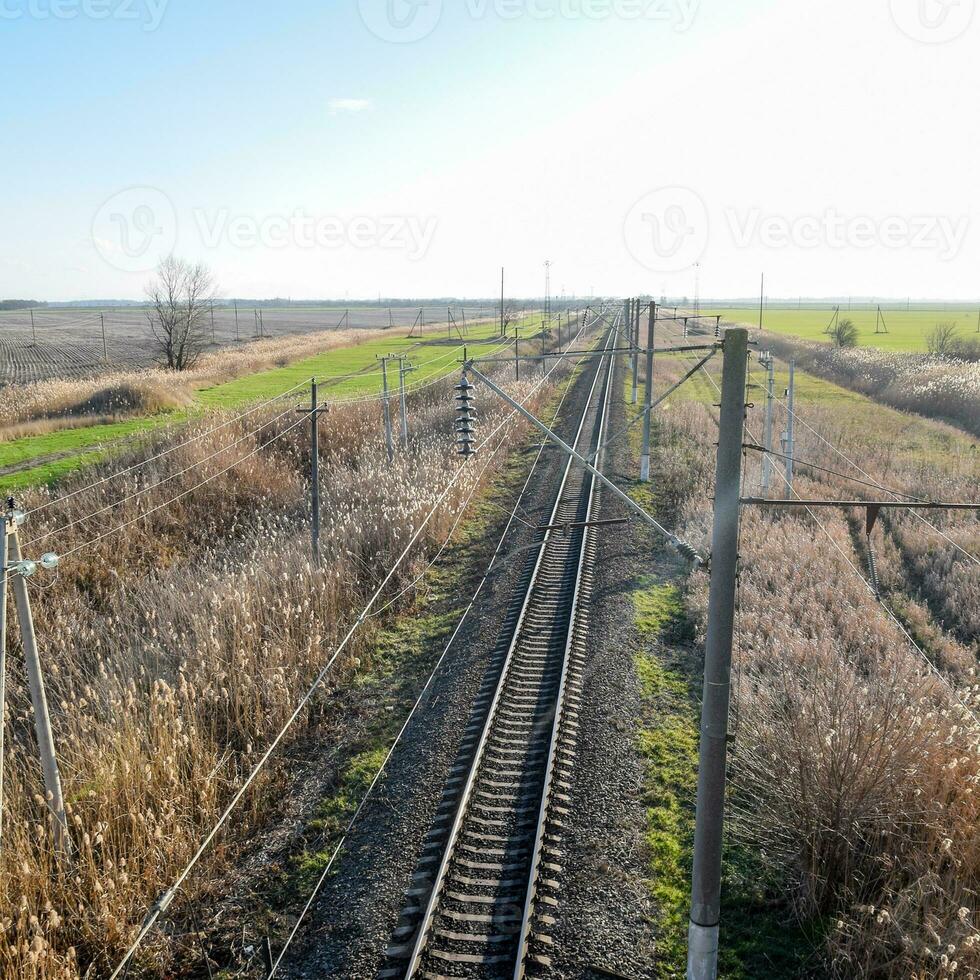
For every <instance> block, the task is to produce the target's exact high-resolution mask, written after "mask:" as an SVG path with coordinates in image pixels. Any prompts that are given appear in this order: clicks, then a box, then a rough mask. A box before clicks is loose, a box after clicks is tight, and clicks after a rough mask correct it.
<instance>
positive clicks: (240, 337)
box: [235, 300, 242, 341]
mask: <svg viewBox="0 0 980 980" xmlns="http://www.w3.org/2000/svg"><path fill="white" fill-rule="evenodd" d="M241 339H242V336H241V334H240V333H239V332H238V300H235V340H236V341H241Z"/></svg>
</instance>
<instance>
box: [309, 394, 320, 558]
mask: <svg viewBox="0 0 980 980" xmlns="http://www.w3.org/2000/svg"><path fill="white" fill-rule="evenodd" d="M310 445H311V454H312V457H313V460H312V465H311V468H310V483H311V492H310V510H311V514H312V520H311V522H310V527H311V528H312V536H313V563H314V564H315V565H316V566H317V567H318V568H319V566H320V406H319V404H318V402H317V384H316V378H314V379H313V383H312V385H311V386H310Z"/></svg>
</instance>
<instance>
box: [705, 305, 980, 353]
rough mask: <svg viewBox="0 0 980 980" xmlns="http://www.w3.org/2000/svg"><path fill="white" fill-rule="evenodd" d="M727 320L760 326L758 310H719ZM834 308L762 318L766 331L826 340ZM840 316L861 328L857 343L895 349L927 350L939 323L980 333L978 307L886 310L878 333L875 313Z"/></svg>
mask: <svg viewBox="0 0 980 980" xmlns="http://www.w3.org/2000/svg"><path fill="white" fill-rule="evenodd" d="M718 312H720V313H721V314H722V315H723V316H724V317H725V318H726V319H729V320H735V321H736V322H739V323H746V324H748V325H749V326H752V327H757V326H758V324H759V309H758V307H756V308H755V309H751V308H742V309H726V310H719V311H718ZM833 315H834V314H833V311H832V310H808V309H800V310H796V309H775V308H774V309H767V310H766V311H765V317H764V319H763V326H764V328H765V329H766V330H773V331H776V332H777V333H784V334H790V335H792V336H794V337H801V338H803V339H804V340H816V341H827V340H828V339H829V338H828V337H827V333H826V330H827V326H828V325H829V324H830V321H831V319H832V318H833ZM840 315H841V317H842V318H846V319H849V320H853V321H854V325H855V326H856V327H857V328H858V343H859V344H860V345H861V346H862V347H880V348H881V349H882V350H892V351H925V350H926V337H927V336H928V335H929V332H930V331H931V330H932V329H933V328H934V327H935V326H936V324H937V323H955V324H957V325H958V326H959V330H960V333H961V334H962V335H963V336H964V337H968V336H969V335H970V334H973V335H974V336H975V335H976V332H977V317H978V310H977V309H968V308H961V309H955V310H947V311H941V310H940V311H934V312H923V311H921V310H912V311H906V310H883V311H882V315H883V316H884V318H885V324H886V326H887V328H888V333H877V334H876V333H875V319H876V313H875V311H874V310H868V309H861V310H852V311H850V312H849V311H848V310H847V309H846V308H842V309H841V314H840Z"/></svg>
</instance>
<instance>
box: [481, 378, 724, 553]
mask: <svg viewBox="0 0 980 980" xmlns="http://www.w3.org/2000/svg"><path fill="white" fill-rule="evenodd" d="M466 368H467V370H468V371H470V373H472V375H473V376H474V377H475V378H477V379H479V380H480V381H482V382H483V383H484V384H485V385H486V386H487V387H488V388H489V389H490V390H491V391H492V392H494V394H496V395H497V396H498V397H500V398H502V399H503V400H504V401H505V402H507V404H508V405H510V406H511V408H513V409H515V410H516V411H517V412H519V413H520V414H521V415H523V416H524V418H526V419H527V420H528V421H529V422H531V423H532V424H533V425H534V426H536V427H537V428H538V429H540V430H541V432H542V433H544V435H545V436H546V437H547V438H548V439H549V440H550V441H551V442H553V443H554V444H555V445H556V446H557V447H558V448H559V449H561V450H562V452H564V453H565V454H566V455H568V456H571V457H572V458H573V459H575V460H577V461H578V462H579V463H581V464H582V465H583V466H584V467H585V468H586V469H587V470H588V471H589V472H590V473H591V474H592V475H593V476H595V477H596V478H597V479H598V480H599V481H600V482H601V483H602V484H603V486H606V487H608V488H609V489H610V490H611V491H612V492H613V493H614V494H615V495H616V496H617V497H618V498H619V499H620V500H621V501H622V502H623V503H624V504H626V506H627V507H629V508H630V510H632V511H633V512H634V513H636V514H638V515H639V516H640V518H642V520H643V521H644V522H645V523H646V524H648V525H649V526H650V527H652V528H653V529H654V530H656V531H658V532H659V533H660V534H661V535H663V536H664V537H665V538H666V539H667V541H669V542H670V544H671V545H673V547H674V548H675V549H676V550H677V551H678V552H679V553H680V554H682V555H683V556H684V557H685V558H687V559H689V560H690V561H693V562H695V563H696V564H698V565H703V566H707V565H708V558H706V557H705V556H703V555H701V554H700V553H699V552H698V551H697V549H696V548H694V547H693V545H690V544H688V543H687V542H686V541H683V540H682V539H681V538H679V537H677V535H676V534H672V533H671V532H670V531H668V530H667V529H666V528H665V527H664V526H663V525H662V524H660V523H659V521H657V520H656V519H655V518H653V517H651V516H650V515H649V514H648V513H647V512H646V511H645V510H644V509H643V508H642V507H641V506H640V505H639V504H638V503H636V501H635V500H633V498H632V497H630V496H629V495H628V494H626V493H624V492H623V491H622V490H620V489H619V487H617V486H616V484H615V483H613V482H612V481H611V480H609V479H608V478H607V477H606V476H605V475H604V474H603V473H601V472H600V471H599V470H598V469H596V467H595V466H593V465H592V464H591V463H590V462H589V461H588V460H587V459H586V458H585V457H584V456H583V455H582V454H581V453H579V452H577V451H576V450H575V449H573V448H572V447H571V446H569V445H568V443H566V442H564V441H563V440H562V439H560V438H559V437H558V436H557V435H556V434H555V433H554V432H553V431H552V430H551V429H549V428H548V426H546V425H545V424H544V422H542V421H541V420H540V419H539V418H538V417H537V416H535V415H534V414H533V413H532V412H529V411H528V410H527V409H526V408H524V406H523V405H521V404H520V403H519V402H517V401H515V400H514V399H513V398H511V397H510V395H508V394H507V392H506V391H504V390H503V389H502V388H500V387H499V386H498V385H497V384H496V383H495V382H493V381H491V380H490V378H488V377H487V376H486V375H485V374H482V373H481V372H480V371H478V370H477V369H476V368H475V367H474V366H473V364H472V362H469V363H468V364H467V365H466Z"/></svg>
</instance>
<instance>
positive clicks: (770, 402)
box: [759, 351, 776, 497]
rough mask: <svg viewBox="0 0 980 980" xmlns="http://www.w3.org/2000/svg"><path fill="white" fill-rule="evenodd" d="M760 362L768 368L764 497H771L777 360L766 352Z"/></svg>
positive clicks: (763, 441) (763, 470) (764, 443)
mask: <svg viewBox="0 0 980 980" xmlns="http://www.w3.org/2000/svg"><path fill="white" fill-rule="evenodd" d="M759 360H760V361H761V362H762V364H763V365H764V366H765V368H766V422H765V428H764V430H763V438H762V444H763V446H765V448H766V455H764V456H763V457H762V496H763V497H766V496H768V495H769V487H770V486H771V484H772V457H771V456H769V455H768V453H770V452H772V434H773V433H772V427H773V407H774V403H775V394H776V359H775V358H774V357H773V356H772V351H766V352H765V354H763V355H762V357H760V358H759Z"/></svg>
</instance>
